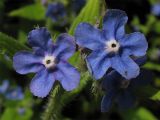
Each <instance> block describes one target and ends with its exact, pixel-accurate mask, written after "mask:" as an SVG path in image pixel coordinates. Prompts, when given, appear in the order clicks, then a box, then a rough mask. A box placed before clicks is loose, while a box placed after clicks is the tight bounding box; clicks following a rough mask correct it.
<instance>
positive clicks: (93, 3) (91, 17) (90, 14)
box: [69, 0, 101, 35]
mask: <svg viewBox="0 0 160 120" xmlns="http://www.w3.org/2000/svg"><path fill="white" fill-rule="evenodd" d="M100 3H101V1H100V0H88V2H87V4H86V5H85V7H84V8H83V9H82V11H81V12H80V14H79V15H78V17H77V18H76V19H75V20H74V22H73V24H72V25H71V27H70V29H69V34H71V35H73V34H74V30H75V28H76V27H77V25H78V24H79V23H80V22H89V23H91V24H95V23H96V21H97V20H98V19H99V13H100Z"/></svg>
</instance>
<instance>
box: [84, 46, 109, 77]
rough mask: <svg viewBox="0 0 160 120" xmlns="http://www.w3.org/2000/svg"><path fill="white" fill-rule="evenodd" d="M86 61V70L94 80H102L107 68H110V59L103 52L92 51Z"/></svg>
mask: <svg viewBox="0 0 160 120" xmlns="http://www.w3.org/2000/svg"><path fill="white" fill-rule="evenodd" d="M86 60H87V66H88V69H89V71H90V73H92V74H93V76H94V78H95V79H100V78H102V77H103V75H104V74H105V73H106V71H107V70H108V68H109V67H111V62H110V59H108V56H107V53H106V51H104V50H100V49H99V50H96V51H93V52H92V53H91V54H90V55H89V56H88V57H87V59H86Z"/></svg>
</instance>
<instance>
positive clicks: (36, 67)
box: [13, 4, 150, 111]
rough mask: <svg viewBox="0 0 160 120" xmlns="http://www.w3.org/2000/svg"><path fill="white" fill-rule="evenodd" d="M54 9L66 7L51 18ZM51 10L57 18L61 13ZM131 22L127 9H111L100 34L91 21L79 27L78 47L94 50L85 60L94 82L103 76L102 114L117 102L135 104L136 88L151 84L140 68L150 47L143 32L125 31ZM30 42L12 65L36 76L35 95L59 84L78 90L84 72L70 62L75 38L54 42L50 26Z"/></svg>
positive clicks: (33, 34) (64, 37)
mask: <svg viewBox="0 0 160 120" xmlns="http://www.w3.org/2000/svg"><path fill="white" fill-rule="evenodd" d="M55 6H57V7H59V8H60V9H61V8H62V6H61V5H59V4H55V5H54V4H52V5H51V6H50V8H49V9H48V15H50V10H51V9H52V7H55ZM52 12H53V14H51V15H53V17H55V16H56V15H57V14H58V13H59V12H58V11H56V10H55V11H52ZM54 14H55V15H54ZM62 14H63V13H62ZM53 19H55V18H53ZM127 20H128V17H127V15H126V13H125V12H124V11H121V10H117V9H111V10H108V11H107V12H106V15H105V16H104V19H103V28H102V30H99V29H97V28H96V27H94V26H92V25H91V24H89V23H80V24H79V25H78V26H77V28H76V30H75V40H76V43H77V44H78V45H79V46H80V47H84V48H88V49H90V50H92V52H91V54H90V55H88V56H87V57H86V63H87V67H88V69H89V71H90V73H91V74H92V75H93V77H94V78H95V79H101V78H103V80H102V88H103V89H104V90H105V91H107V94H106V95H105V96H104V98H103V100H102V111H108V109H109V108H110V106H111V104H112V102H113V101H116V102H117V103H118V105H119V106H120V107H121V106H122V107H128V106H131V105H134V100H135V97H134V95H133V96H132V91H133V90H134V89H135V86H138V85H145V84H146V83H149V82H150V81H143V80H144V79H142V74H145V73H144V72H143V71H142V73H141V74H140V67H139V66H140V65H142V64H144V61H145V57H142V56H145V54H146V51H147V48H148V43H147V41H146V38H145V36H144V35H143V34H142V33H140V32H134V33H131V34H126V33H125V24H126V23H127ZM28 42H29V44H30V45H31V46H32V48H33V52H27V51H21V52H18V53H16V55H15V56H14V57H13V65H14V68H15V70H16V71H17V72H18V73H20V74H27V73H37V74H36V75H35V77H34V78H33V80H32V81H31V84H30V89H31V92H32V93H33V94H34V95H35V96H38V97H46V96H47V95H48V93H49V92H50V91H51V89H52V86H53V84H54V82H55V80H58V81H59V82H60V83H61V85H62V86H63V88H64V89H65V90H67V91H70V90H73V89H75V88H76V87H77V86H78V84H79V80H80V74H79V72H78V71H77V70H76V69H75V68H74V67H73V66H72V65H70V64H69V63H68V62H67V60H68V59H69V58H70V57H71V56H72V55H73V54H74V52H75V48H76V44H75V41H74V37H71V36H69V35H68V34H66V33H64V34H61V35H59V36H58V38H57V41H56V43H55V44H54V43H53V42H52V39H51V35H50V33H49V32H48V31H47V29H46V28H37V29H35V30H32V31H31V32H30V33H29V35H28ZM135 58H137V59H135ZM109 68H111V69H110V72H108V71H109Z"/></svg>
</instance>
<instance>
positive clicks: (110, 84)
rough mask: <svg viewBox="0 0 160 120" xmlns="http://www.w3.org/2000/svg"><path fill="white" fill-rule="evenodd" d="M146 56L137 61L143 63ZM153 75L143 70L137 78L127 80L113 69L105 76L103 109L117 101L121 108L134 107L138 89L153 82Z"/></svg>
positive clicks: (103, 110) (105, 109)
mask: <svg viewBox="0 0 160 120" xmlns="http://www.w3.org/2000/svg"><path fill="white" fill-rule="evenodd" d="M144 60H145V58H142V59H140V60H139V59H137V60H136V63H138V64H143V61H144ZM151 81H152V75H151V74H150V72H149V71H145V70H142V71H141V73H140V74H139V76H138V77H137V78H134V79H131V80H126V79H125V78H123V77H122V76H121V75H120V74H119V73H118V72H116V71H114V70H113V71H111V72H110V73H109V74H107V75H106V76H105V77H104V80H103V81H102V88H103V89H104V90H105V91H106V95H104V97H103V99H102V102H101V111H102V112H107V111H109V109H110V108H111V106H112V104H113V103H114V102H115V103H117V104H118V107H119V108H120V109H128V108H131V107H134V105H135V103H136V100H137V97H136V95H135V93H136V91H138V89H139V88H140V87H143V86H146V85H149V84H151Z"/></svg>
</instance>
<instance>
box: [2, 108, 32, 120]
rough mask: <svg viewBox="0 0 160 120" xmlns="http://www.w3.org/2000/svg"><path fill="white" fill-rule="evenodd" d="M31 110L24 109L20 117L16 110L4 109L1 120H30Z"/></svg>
mask: <svg viewBox="0 0 160 120" xmlns="http://www.w3.org/2000/svg"><path fill="white" fill-rule="evenodd" d="M32 114H33V113H32V110H31V109H25V112H24V114H22V115H20V114H19V113H18V108H6V109H5V111H4V113H3V115H2V117H1V120H13V119H14V120H30V119H31V117H32Z"/></svg>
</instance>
